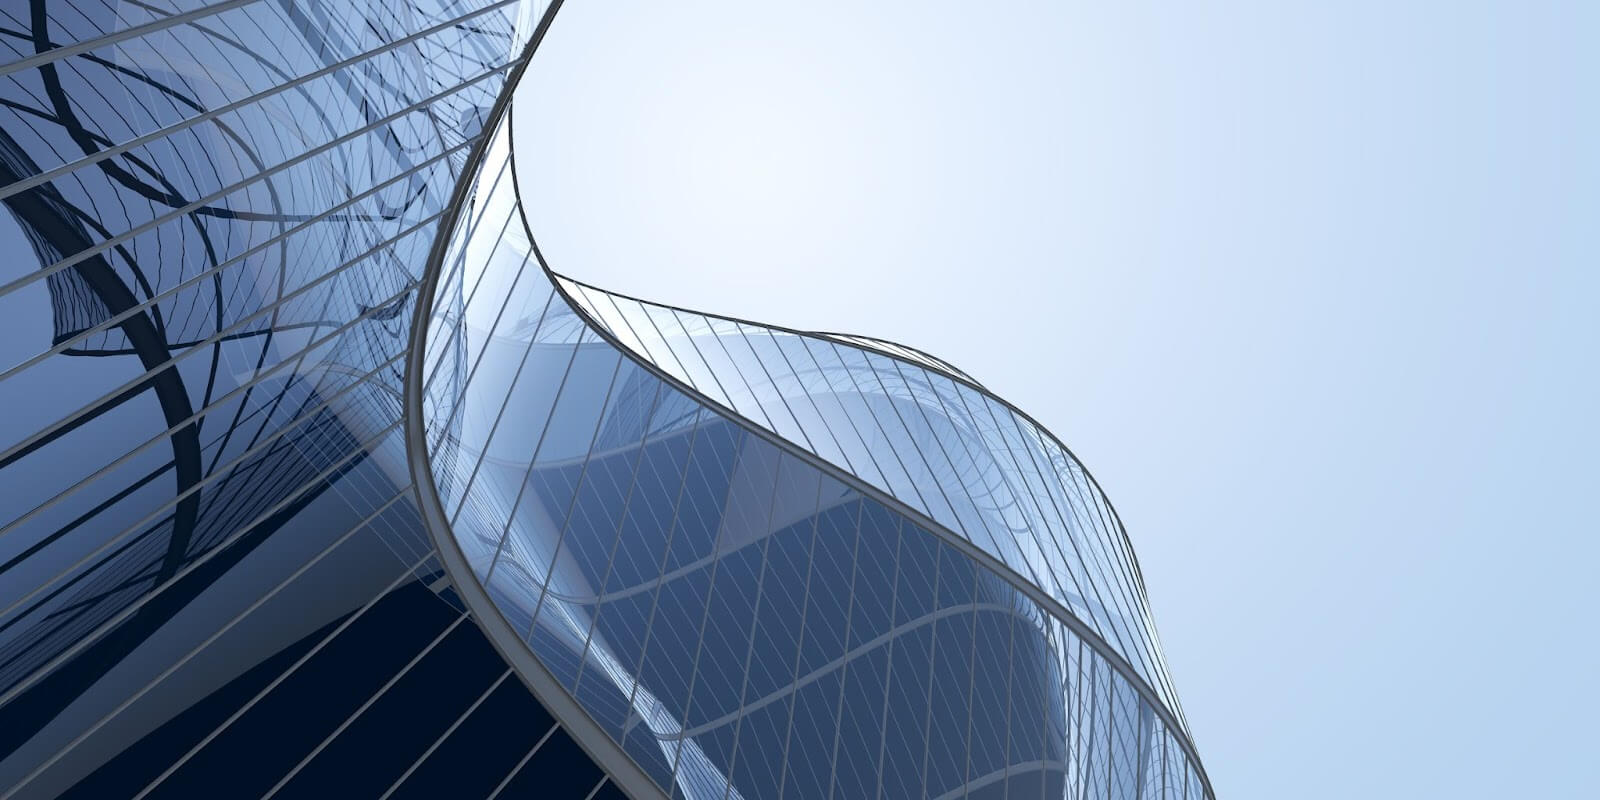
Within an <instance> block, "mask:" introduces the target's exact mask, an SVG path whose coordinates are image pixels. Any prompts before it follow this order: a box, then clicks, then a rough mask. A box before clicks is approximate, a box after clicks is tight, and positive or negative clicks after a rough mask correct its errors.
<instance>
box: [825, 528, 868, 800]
mask: <svg viewBox="0 0 1600 800" xmlns="http://www.w3.org/2000/svg"><path fill="white" fill-rule="evenodd" d="M866 507H867V501H866V500H865V499H862V500H861V501H860V502H859V504H858V505H857V506H856V535H855V541H853V542H852V543H851V545H850V595H849V599H848V600H847V601H846V604H845V611H844V652H843V653H842V654H841V658H844V657H846V656H848V655H849V654H850V628H851V623H853V622H854V621H855V608H856V575H858V574H859V573H860V572H861V570H860V564H861V521H862V519H864V518H865V517H866ZM849 678H850V662H849V660H848V659H847V658H846V660H845V661H844V662H843V663H841V664H840V665H839V700H838V703H837V704H836V705H835V706H834V712H833V720H834V723H833V755H832V756H831V757H829V759H828V798H829V800H832V798H833V790H834V787H836V786H837V785H838V774H839V738H840V735H841V734H842V733H843V732H844V695H845V687H847V686H849Z"/></svg>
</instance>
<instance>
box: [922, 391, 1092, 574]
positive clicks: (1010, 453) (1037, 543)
mask: <svg viewBox="0 0 1600 800" xmlns="http://www.w3.org/2000/svg"><path fill="white" fill-rule="evenodd" d="M930 387H931V383H930ZM934 396H935V398H936V399H938V402H939V403H940V407H941V408H943V407H944V400H943V398H941V397H939V394H938V392H937V391H935V392H934ZM956 399H957V400H959V401H960V402H961V407H962V409H963V410H964V411H965V412H966V416H967V418H968V419H971V420H973V422H974V423H975V424H976V425H978V426H980V427H979V429H978V435H979V437H980V438H982V430H981V425H982V421H981V420H980V419H979V417H978V416H977V415H976V414H974V413H973V411H972V408H971V406H970V405H968V403H967V401H966V398H965V396H964V395H963V394H962V393H961V392H960V390H959V389H958V390H957V391H956ZM984 408H985V409H986V410H987V411H989V414H990V420H991V421H994V416H993V411H992V410H990V409H989V407H988V404H987V403H986V404H984ZM995 435H996V437H997V438H998V439H999V440H1000V443H1001V445H1002V446H1004V447H1005V452H1006V455H1007V457H1009V458H1010V459H1011V461H1012V467H1013V469H1015V470H1016V475H1017V478H1018V479H1019V480H1021V481H1022V484H1023V485H1022V489H1023V490H1024V491H1023V492H1022V494H1025V495H1027V497H1028V501H1027V502H1031V503H1032V504H1033V507H1034V510H1035V511H1036V512H1037V514H1038V520H1039V523H1040V524H1041V526H1042V527H1044V528H1045V530H1044V531H1043V532H1042V533H1043V534H1044V536H1045V537H1046V538H1048V540H1049V541H1050V542H1051V545H1052V546H1053V547H1054V548H1055V550H1056V555H1057V556H1058V557H1059V558H1060V563H1061V568H1062V569H1063V571H1065V572H1066V578H1068V579H1070V580H1071V581H1072V583H1073V585H1074V586H1075V587H1076V588H1077V590H1078V593H1079V595H1080V596H1082V595H1083V594H1084V592H1083V586H1082V584H1081V582H1080V581H1079V579H1078V576H1076V575H1074V574H1073V573H1072V570H1071V564H1070V562H1069V561H1068V560H1067V558H1066V553H1065V552H1064V551H1063V550H1062V549H1061V543H1060V541H1059V539H1058V538H1057V537H1056V535H1055V534H1054V532H1053V531H1052V530H1051V529H1050V527H1049V524H1050V523H1049V517H1047V516H1046V515H1045V513H1044V509H1043V507H1042V506H1041V505H1040V504H1039V498H1038V495H1037V493H1036V492H1035V491H1034V489H1033V487H1032V486H1030V485H1028V482H1027V475H1026V473H1025V472H1024V471H1023V470H1022V468H1021V464H1020V462H1019V461H1018V460H1017V456H1016V452H1015V451H1014V450H1012V448H1011V444H1010V442H1009V441H1007V440H1006V437H1005V435H1004V433H1003V432H1002V431H1001V429H1000V428H999V425H998V423H996V426H995ZM990 457H991V458H994V459H995V461H996V465H997V466H998V467H999V469H1000V473H1001V474H1000V478H1001V483H1002V485H1004V486H1005V487H1006V492H1007V493H1008V494H1010V495H1011V499H1012V501H1013V502H1014V503H1016V504H1017V506H1018V511H1019V513H1021V514H1022V516H1023V521H1024V522H1030V524H1029V525H1028V535H1029V537H1030V538H1031V539H1032V540H1033V545H1034V547H1035V548H1036V549H1037V550H1038V552H1039V555H1040V556H1042V557H1043V558H1044V559H1045V561H1046V566H1047V567H1051V568H1052V571H1053V568H1054V566H1055V565H1054V564H1053V563H1051V559H1050V555H1049V550H1047V549H1046V548H1045V545H1044V540H1042V539H1041V537H1040V534H1041V531H1036V530H1034V529H1033V528H1034V526H1033V525H1032V524H1031V521H1030V520H1028V514H1027V511H1026V510H1025V507H1024V506H1023V503H1024V501H1023V500H1022V499H1021V496H1019V494H1018V492H1016V491H1014V490H1013V488H1012V487H1011V485H1010V484H1009V482H1007V481H1006V480H1005V467H1004V466H1003V465H1001V464H1000V462H999V457H998V454H997V453H995V452H994V451H993V450H991V451H990ZM1008 533H1010V535H1012V536H1015V535H1016V534H1015V532H1008ZM1080 558H1081V557H1080ZM1001 560H1002V561H1003V560H1004V559H1001ZM1013 569H1015V567H1014V566H1013ZM1029 571H1030V572H1032V571H1034V570H1033V569H1032V567H1031V565H1030V567H1029ZM1049 577H1050V578H1051V579H1053V581H1054V582H1055V584H1056V591H1057V592H1060V593H1061V594H1062V595H1063V597H1062V598H1061V600H1062V601H1063V604H1065V600H1066V598H1065V596H1064V595H1065V594H1066V586H1064V585H1063V584H1062V576H1059V575H1053V574H1052V575H1049ZM1035 580H1036V581H1038V577H1037V573H1035ZM1038 586H1039V588H1041V589H1045V590H1046V591H1048V590H1049V587H1048V586H1047V585H1046V584H1045V583H1044V582H1043V581H1038ZM1091 588H1093V587H1092V586H1091Z"/></svg>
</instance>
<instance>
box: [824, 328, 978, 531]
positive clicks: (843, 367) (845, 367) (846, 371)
mask: <svg viewBox="0 0 1600 800" xmlns="http://www.w3.org/2000/svg"><path fill="white" fill-rule="evenodd" d="M817 344H818V346H819V347H828V348H830V352H832V353H833V356H834V358H835V359H836V360H837V361H838V362H839V368H840V374H841V375H843V376H844V377H845V379H846V380H847V381H849V382H850V386H851V388H853V389H854V390H855V394H856V396H857V397H859V398H861V407H862V409H863V410H864V411H866V414H867V417H868V419H869V420H870V421H871V422H872V424H873V425H875V426H876V427H877V428H878V431H879V432H880V433H882V434H884V446H885V447H887V448H888V450H889V455H892V456H894V461H895V465H896V466H898V467H900V474H901V475H904V476H905V482H906V485H907V486H910V487H911V492H912V494H915V495H916V496H917V506H920V510H921V511H922V513H924V514H926V515H927V516H928V517H929V518H932V517H933V511H932V506H930V505H929V504H928V502H927V501H926V500H924V499H923V497H922V491H921V490H920V489H918V488H917V484H916V481H913V480H911V472H910V471H909V470H907V469H906V465H905V460H904V459H903V458H901V456H900V452H899V450H898V449H897V448H896V447H895V446H894V444H893V443H892V442H890V441H889V436H888V433H889V432H888V430H887V429H886V428H884V427H883V423H882V422H880V421H879V420H878V415H877V414H876V413H874V412H873V410H872V406H870V405H868V404H867V396H866V395H865V394H864V393H863V392H862V391H861V385H860V384H858V383H856V378H855V375H854V372H853V370H852V369H851V367H850V365H849V364H846V363H845V360H844V357H843V356H841V355H840V354H839V348H838V345H836V344H834V343H832V342H823V341H821V340H818V342H817ZM812 357H813V358H815V357H816V354H815V353H813V354H812ZM818 363H819V364H820V363H821V362H818ZM832 385H833V384H832V381H829V386H830V388H831V387H832ZM836 396H837V395H836ZM839 407H840V408H841V409H843V410H844V414H845V418H846V419H848V420H850V424H851V427H855V415H853V414H851V413H850V410H849V409H847V408H845V406H844V402H843V401H840V402H839ZM867 421H868V420H862V422H867ZM856 435H857V436H861V431H860V430H859V429H857V430H856ZM861 445H862V447H863V448H864V449H865V450H866V451H867V453H868V454H869V455H872V447H871V446H870V445H868V444H867V440H866V437H865V436H861ZM872 460H873V465H874V466H875V467H877V468H878V474H879V475H880V476H882V477H883V482H884V483H886V484H889V485H888V486H884V487H883V489H884V491H885V492H886V493H888V494H889V495H890V496H894V486H893V484H894V481H893V480H892V479H891V478H890V477H889V475H888V474H887V473H885V472H884V471H883V467H882V465H880V464H879V463H878V459H877V456H876V455H873V456H872ZM897 499H899V500H900V501H901V502H903V503H905V504H907V505H911V500H910V498H897ZM946 503H947V504H948V501H946ZM951 513H952V514H954V513H955V510H954V509H951ZM935 522H937V520H935Z"/></svg>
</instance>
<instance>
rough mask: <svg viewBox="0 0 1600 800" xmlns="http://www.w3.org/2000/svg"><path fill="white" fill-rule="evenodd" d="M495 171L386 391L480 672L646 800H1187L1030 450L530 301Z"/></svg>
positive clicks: (761, 334) (715, 344) (832, 383)
mask: <svg viewBox="0 0 1600 800" xmlns="http://www.w3.org/2000/svg"><path fill="white" fill-rule="evenodd" d="M511 160H512V153H511V137H510V134H509V132H508V131H507V130H504V129H502V130H499V131H498V132H497V133H496V134H495V138H494V139H493V142H492V145H491V147H490V148H489V150H488V152H487V154H486V156H485V159H484V161H483V163H482V164H480V165H478V166H477V167H476V169H477V170H478V173H477V176H476V178H474V179H473V180H475V184H474V186H475V190H474V191H473V192H472V194H471V195H470V197H469V199H468V206H467V207H466V208H464V209H462V213H461V216H460V219H459V220H457V222H456V224H455V226H454V228H453V229H452V231H451V233H450V234H449V235H450V239H449V244H448V247H447V248H446V250H445V251H444V254H443V255H444V257H443V261H442V263H440V264H439V267H438V268H439V270H440V272H439V274H438V275H437V277H436V280H437V281H438V284H437V286H438V289H437V293H436V296H435V303H434V308H433V309H432V310H431V314H432V316H431V317H429V321H428V328H427V331H426V339H425V345H424V349H423V353H422V356H421V358H422V359H423V363H424V364H425V365H426V367H425V369H424V370H423V371H422V372H421V374H420V375H416V376H414V377H413V378H412V379H413V380H416V381H419V382H420V390H421V391H420V394H419V396H420V398H421V402H422V407H421V408H420V409H416V411H417V412H418V413H419V417H418V419H420V420H421V423H422V425H421V429H422V431H423V436H424V437H425V439H426V446H427V462H426V467H427V476H428V477H429V478H431V479H432V481H433V483H434V485H435V486H436V488H437V495H438V502H439V505H440V507H441V508H440V509H439V510H440V512H441V516H442V517H443V519H444V520H445V521H446V522H447V523H448V527H447V528H446V529H442V530H435V531H434V534H435V537H436V538H437V539H440V540H441V541H443V542H446V543H449V544H451V545H453V546H455V547H458V548H459V550H460V553H461V556H462V559H461V561H462V563H464V564H465V565H467V568H468V569H469V570H470V572H471V574H470V575H459V576H456V577H457V579H458V580H470V581H475V582H477V583H478V584H479V585H481V586H482V587H483V588H484V590H485V593H484V596H485V597H486V598H487V601H486V602H488V603H489V605H490V606H491V607H489V608H485V609H479V612H480V613H483V614H494V615H498V617H499V618H500V619H501V620H503V621H504V622H505V623H506V626H507V627H508V629H509V630H510V631H512V636H513V637H514V641H512V642H507V643H502V645H503V646H514V647H518V648H525V649H526V651H527V652H528V653H531V654H532V656H533V657H534V658H535V659H536V660H537V662H538V664H539V665H540V666H542V667H543V668H544V669H545V670H547V671H548V672H549V673H550V675H551V676H553V678H554V680H555V681H556V682H557V683H559V685H560V687H561V688H562V690H564V691H565V692H566V693H567V694H568V695H570V696H571V697H572V698H573V699H574V700H575V701H576V702H577V704H578V705H579V707H581V708H582V709H583V711H584V712H585V713H586V714H587V716H588V717H589V718H590V719H591V720H592V721H593V722H594V723H595V725H596V726H598V728H599V729H601V730H602V731H603V732H604V733H605V735H606V736H607V737H608V738H609V739H610V740H611V742H612V743H614V744H616V745H618V746H619V747H620V748H621V750H622V752H623V753H625V754H626V755H627V757H628V758H629V759H631V760H632V761H633V762H634V764H636V765H637V766H638V767H640V768H641V769H642V770H643V771H644V773H646V774H647V775H648V776H649V778H650V780H651V781H652V782H653V783H654V785H655V786H656V787H657V788H659V789H660V790H661V791H662V792H663V793H666V794H669V795H671V796H675V797H686V798H712V797H715V798H724V797H745V798H758V797H759V798H766V797H779V796H789V797H824V796H844V797H860V796H885V797H913V796H924V797H967V796H981V797H994V798H1001V797H1029V798H1033V797H1118V798H1144V797H1189V796H1195V797H1209V796H1210V794H1209V791H1208V790H1207V789H1206V788H1205V787H1204V785H1203V781H1202V779H1201V777H1200V776H1201V773H1200V772H1199V770H1198V768H1197V765H1196V764H1194V763H1193V761H1192V759H1191V757H1190V755H1189V754H1190V753H1192V746H1190V744H1189V741H1188V737H1187V734H1186V733H1185V732H1184V731H1182V730H1180V729H1175V728H1173V727H1170V726H1169V725H1168V723H1167V722H1165V721H1164V720H1173V719H1175V717H1174V716H1172V715H1170V714H1167V713H1165V710H1164V709H1163V708H1162V707H1161V706H1159V705H1157V703H1159V702H1160V701H1159V700H1155V699H1152V695H1150V694H1147V692H1149V691H1151V690H1149V689H1141V686H1148V685H1150V684H1152V683H1154V681H1149V679H1148V678H1147V677H1141V676H1146V675H1149V674H1160V673H1159V671H1158V670H1157V669H1156V668H1154V667H1153V666H1152V665H1154V664H1158V663H1159V662H1158V661H1157V660H1155V659H1154V656H1153V653H1154V650H1153V645H1151V644H1149V642H1148V640H1147V638H1144V637H1146V636H1147V635H1148V634H1147V632H1148V627H1147V623H1146V622H1145V620H1144V616H1143V611H1142V609H1143V606H1142V605H1140V604H1138V603H1137V602H1136V600H1137V599H1138V598H1139V597H1141V596H1142V593H1141V592H1139V591H1138V584H1137V580H1136V578H1134V577H1133V572H1132V566H1131V556H1129V555H1128V554H1127V551H1126V549H1125V543H1123V542H1122V539H1121V531H1120V529H1119V528H1116V527H1115V526H1114V525H1113V524H1112V523H1111V522H1109V521H1108V520H1109V519H1110V516H1109V513H1108V512H1107V511H1104V510H1103V509H1104V503H1103V499H1102V498H1099V497H1098V495H1097V494H1094V493H1093V492H1092V484H1089V483H1088V481H1087V478H1086V477H1085V476H1083V475H1082V472H1081V470H1078V471H1076V472H1074V471H1073V466H1074V465H1075V463H1076V462H1074V461H1072V460H1071V459H1070V457H1067V456H1065V455H1064V451H1062V454H1061V456H1059V457H1053V456H1052V455H1050V454H1049V453H1047V452H1045V449H1046V448H1047V447H1048V446H1050V445H1049V443H1050V442H1052V440H1051V439H1049V437H1048V436H1046V435H1043V434H1042V433H1039V432H1037V431H1035V430H1033V429H1032V428H1031V426H1029V425H1028V424H1026V423H1025V421H1022V420H1020V419H1019V418H1018V416H1017V415H1015V414H1013V413H1011V412H1010V410H1009V409H1008V408H1007V407H1006V406H1004V405H1003V404H1000V403H998V402H996V401H993V400H992V398H990V397H988V396H987V395H986V394H984V393H982V392H981V391H979V390H977V389H975V388H974V387H972V386H970V385H969V384H967V383H965V382H960V381H956V380H953V379H952V378H951V377H950V376H949V375H947V374H946V372H945V371H944V370H942V369H923V367H921V366H919V365H918V364H915V363H912V362H911V361H908V360H903V359H899V358H889V357H887V356H885V355H883V354H882V353H880V352H879V351H878V349H877V348H871V349H862V348H858V347H854V346H850V345H847V344H843V343H841V342H838V341H835V340H833V339H832V338H829V337H821V336H804V335H799V334H795V333H792V332H788V331H781V330H775V329H768V328H765V327H762V326H756V325H751V324H747V323H742V322H738V321H735V320H728V319H722V318H713V317H707V316H704V315H694V314H689V313H687V312H682V311H678V310H675V309H669V308H664V307H661V306H652V305H648V304H642V303H638V302H635V301H630V300H628V299H627V298H622V297H618V296H614V295H608V294H605V293H601V292H596V291H593V290H590V289H587V288H586V287H582V286H579V285H577V284H572V283H570V282H564V283H561V284H559V285H558V283H557V281H558V280H560V279H558V278H557V277H556V276H553V275H551V274H550V273H548V272H546V271H545V270H544V269H543V266H542V265H541V264H539V263H538V259H537V257H536V255H534V254H533V252H532V245H531V242H530V239H529V236H528V234H527V232H526V231H525V230H519V229H518V228H519V226H520V224H521V220H520V219H512V217H516V216H518V209H517V198H516V193H515V189H514V187H512V186H510V185H508V182H507V181H505V180H504V179H503V178H501V177H500V176H502V175H504V174H505V173H506V172H507V171H508V170H510V169H513V167H512V166H511V164H510V162H511ZM563 289H565V290H567V291H570V292H571V300H570V302H569V299H568V296H567V295H566V294H565V293H564V291H563ZM580 311H581V313H580ZM591 325H598V326H599V328H598V329H597V328H592V327H590V326H591ZM600 332H604V333H605V334H607V336H605V337H602V336H601V335H599V333H600ZM614 341H615V342H621V343H622V347H621V348H619V347H618V346H617V345H616V344H614V343H613V342H614ZM674 379H675V380H674ZM691 387H692V388H691ZM696 393H698V394H696ZM706 398H710V402H707V400H706ZM957 409H959V411H958V410H957ZM1052 459H1054V460H1052ZM1023 463H1025V464H1027V466H1026V467H1024V466H1022V464H1023ZM828 465H832V466H831V467H830V466H828ZM840 470H842V472H841V471H840ZM1045 476H1049V480H1046V478H1045ZM869 486H870V487H875V488H876V489H878V490H881V491H882V492H883V493H884V494H887V495H888V496H890V497H892V498H896V499H898V500H900V501H901V502H902V503H904V504H905V505H904V506H901V505H896V504H894V503H892V502H888V501H886V500H884V499H882V495H880V494H879V493H877V492H872V493H869V492H868V491H866V489H867V487H869ZM906 506H909V507H911V508H912V509H915V510H916V511H920V512H922V514H923V515H924V516H925V518H924V516H917V515H914V514H911V513H905V512H902V510H901V509H902V508H904V507H906ZM1046 509H1049V510H1048V511H1046ZM1066 520H1071V523H1070V524H1069V523H1068V522H1067V521H1066ZM1095 526H1099V527H1095ZM959 537H965V539H966V540H968V541H970V543H971V544H972V545H974V546H976V547H979V548H981V549H982V550H983V551H985V552H989V553H992V554H994V555H995V556H996V558H998V559H999V560H1000V561H1002V562H1003V563H1004V564H1005V565H1007V566H1008V567H1011V568H1012V569H1013V570H1015V571H1016V572H1017V573H1018V574H1020V575H1022V576H1023V577H1024V578H1025V579H1026V580H1029V581H1032V582H1035V584H1036V585H1037V587H1038V588H1040V589H1042V590H1043V591H1044V592H1045V593H1046V595H1047V596H1049V597H1053V598H1058V599H1061V601H1062V605H1063V606H1065V607H1066V608H1067V609H1068V612H1069V613H1070V614H1072V615H1073V616H1074V617H1075V618H1077V619H1081V620H1082V621H1083V622H1085V623H1088V624H1089V625H1090V626H1091V628H1092V629H1093V630H1096V631H1103V633H1102V636H1103V637H1104V640H1105V642H1110V643H1112V644H1113V645H1114V646H1118V647H1123V648H1125V649H1126V652H1127V653H1129V654H1131V655H1130V656H1129V657H1128V659H1127V660H1128V661H1131V662H1133V663H1134V664H1135V665H1137V666H1138V667H1139V669H1140V671H1139V672H1137V673H1130V672H1128V671H1127V669H1128V668H1127V667H1126V666H1119V663H1114V661H1113V660H1112V658H1111V657H1110V656H1108V654H1107V651H1105V650H1103V649H1101V648H1104V647H1106V645H1105V644H1104V643H1102V642H1098V641H1090V640H1088V639H1086V638H1084V637H1083V636H1080V635H1079V633H1078V632H1077V630H1078V629H1077V628H1075V627H1073V626H1072V625H1069V624H1068V621H1067V620H1064V619H1063V618H1062V617H1061V616H1058V612H1057V611H1055V610H1054V609H1050V608H1046V607H1044V606H1042V605H1041V604H1040V603H1039V602H1037V601H1035V600H1034V599H1033V596H1032V595H1030V594H1029V593H1028V592H1026V591H1023V590H1022V589H1021V588H1019V586H1017V585H1015V584H1013V583H1011V582H1010V581H1011V578H1010V577H1009V576H1006V575H1001V574H999V573H997V572H995V571H993V570H990V569H989V568H987V567H985V566H984V565H983V564H982V563H980V562H978V561H977V560H975V559H974V557H973V556H972V555H970V551H969V550H967V549H963V546H958V543H960V542H962V539H961V538H959ZM1127 642H1134V643H1137V646H1130V645H1127V644H1126V643H1127ZM1136 682H1137V683H1136ZM1161 691H1163V692H1164V691H1165V690H1164V689H1163V690H1161ZM1161 696H1165V695H1164V694H1163V695H1161Z"/></svg>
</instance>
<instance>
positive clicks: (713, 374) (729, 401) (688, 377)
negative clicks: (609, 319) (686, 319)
mask: <svg viewBox="0 0 1600 800" xmlns="http://www.w3.org/2000/svg"><path fill="white" fill-rule="evenodd" d="M660 308H661V310H662V311H664V312H665V315H666V316H669V317H671V318H672V324H674V325H677V326H678V330H680V331H682V332H683V341H684V343H685V344H687V345H688V346H689V350H690V351H692V352H693V353H694V357H695V358H696V359H698V360H699V361H700V366H701V367H703V368H704V369H705V374H706V375H707V376H709V377H710V378H711V386H703V385H700V383H703V382H696V381H695V379H694V373H693V371H691V370H690V369H689V362H688V360H687V357H686V355H685V354H684V353H680V352H679V351H678V348H676V347H673V346H672V340H671V339H668V338H667V333H666V332H665V331H664V330H663V329H662V327H661V323H660V322H659V321H658V320H657V319H656V315H654V314H651V315H650V322H651V324H653V325H655V326H656V331H657V332H658V333H660V334H661V338H662V340H663V341H665V342H666V343H667V347H668V348H670V349H671V350H672V354H673V356H674V357H676V358H677V359H678V364H679V365H680V366H682V367H683V368H684V377H683V382H684V383H685V384H687V385H688V386H690V387H693V388H696V389H698V391H699V392H700V394H702V395H704V396H705V397H707V398H709V399H710V400H711V401H712V402H717V400H716V398H715V397H712V396H711V390H712V388H713V387H715V389H716V391H717V394H719V395H721V397H722V400H721V402H720V405H722V406H723V407H725V408H727V409H728V410H729V411H732V412H733V413H735V414H737V413H738V410H737V409H735V408H734V407H733V398H732V397H730V396H729V395H728V391H727V390H726V389H725V388H723V386H722V379H721V378H718V377H717V371H716V370H714V369H712V368H711V362H709V361H706V357H705V355H704V354H703V353H701V352H700V346H699V345H698V344H695V341H694V339H695V337H694V335H693V334H691V333H689V328H688V327H687V326H685V325H684V324H683V318H682V317H680V316H679V314H678V310H677V309H675V308H669V307H666V306H661V307H660ZM649 311H650V310H649V309H648V308H646V309H645V313H647V314H649ZM707 327H708V329H709V326H707ZM751 421H752V422H754V420H751Z"/></svg>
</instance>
